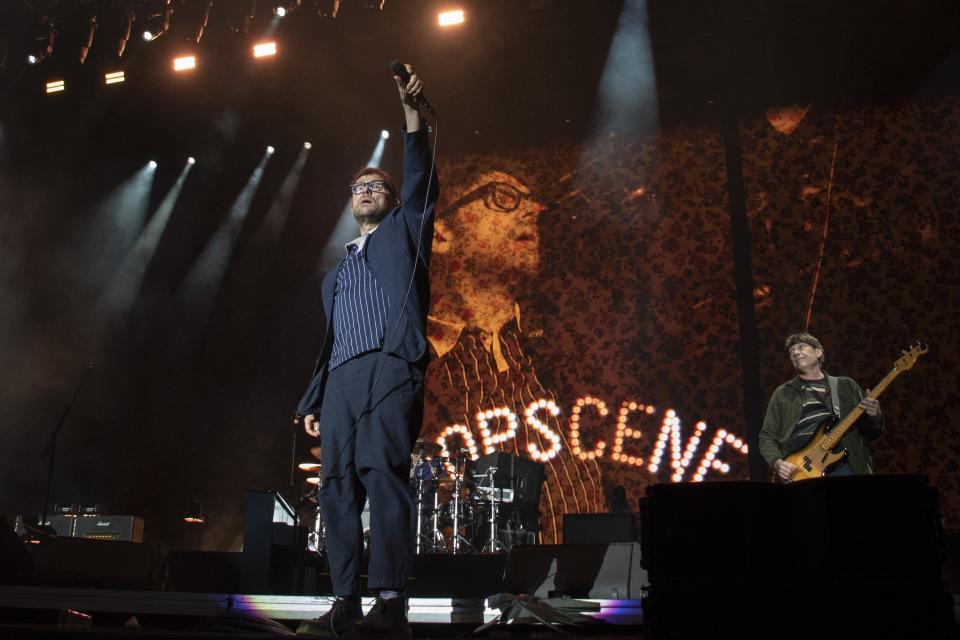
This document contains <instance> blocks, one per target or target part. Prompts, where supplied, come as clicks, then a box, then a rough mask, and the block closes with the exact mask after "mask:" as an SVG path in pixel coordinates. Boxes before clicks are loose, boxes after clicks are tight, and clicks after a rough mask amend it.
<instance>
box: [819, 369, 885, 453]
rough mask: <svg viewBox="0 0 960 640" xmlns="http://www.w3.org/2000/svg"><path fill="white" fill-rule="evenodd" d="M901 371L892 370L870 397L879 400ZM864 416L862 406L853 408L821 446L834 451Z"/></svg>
mask: <svg viewBox="0 0 960 640" xmlns="http://www.w3.org/2000/svg"><path fill="white" fill-rule="evenodd" d="M900 371H901V370H900V369H897V368H894V369H891V370H890V373H888V374H887V375H886V376H884V378H883V380H881V381H880V382H878V383H877V386H875V387H874V388H873V389H871V390H870V397H871V398H879V397H880V394H881V393H883V392H884V390H885V389H886V388H887V387H888V386H890V383H891V382H893V379H894V378H896V377H897V376H898V375H900ZM862 414H863V409H861V408H860V405H859V404H858V405H857V406H855V407H854V408H853V411H851V412H850V413H848V414H847V415H846V416H844V417H843V420H841V421H840V422H838V423H837V424H836V425H835V426H834V427H833V429H831V430H830V433H828V434H827V435H826V436H825V437H824V438H823V441H822V445H821V446H823V447H825V448H827V449H833V448H834V447H835V446H837V443H838V442H840V439H841V438H843V436H845V435H846V434H847V431H849V430H850V428H851V427H852V426H853V423H854V422H856V421H857V418H859V417H860V416H861V415H862Z"/></svg>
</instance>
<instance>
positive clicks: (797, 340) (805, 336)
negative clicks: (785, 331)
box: [783, 332, 827, 366]
mask: <svg viewBox="0 0 960 640" xmlns="http://www.w3.org/2000/svg"><path fill="white" fill-rule="evenodd" d="M795 344H808V345H810V346H811V347H813V348H814V349H820V353H822V354H823V355H821V356H820V366H823V363H824V362H826V361H827V350H826V349H824V348H823V345H822V344H820V341H819V340H817V339H816V338H814V337H813V336H812V335H810V334H809V333H805V332H801V333H793V334H790V336H788V337H787V341H786V342H785V343H784V345H783V348H784V349H785V350H786V352H787V354H789V353H790V347H792V346H793V345H795Z"/></svg>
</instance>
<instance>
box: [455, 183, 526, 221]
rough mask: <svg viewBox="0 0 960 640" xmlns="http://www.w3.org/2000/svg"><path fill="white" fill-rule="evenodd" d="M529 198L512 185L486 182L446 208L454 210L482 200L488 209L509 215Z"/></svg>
mask: <svg viewBox="0 0 960 640" xmlns="http://www.w3.org/2000/svg"><path fill="white" fill-rule="evenodd" d="M531 197H533V194H530V193H526V192H524V191H520V189H517V188H516V187H515V186H513V185H512V184H508V183H506V182H488V183H486V184H484V185H482V186H479V187H477V188H476V189H474V190H473V191H471V192H469V193H467V194H466V195H463V196H461V197H459V198H457V200H455V201H454V202H451V203H450V204H449V205H447V208H448V209H456V208H458V207H462V206H463V205H465V204H467V203H468V202H471V201H472V200H476V199H477V198H483V203H484V204H485V205H487V208H488V209H493V210H494V211H501V212H503V213H510V212H511V211H516V210H517V208H518V207H519V206H520V203H522V202H523V201H524V200H526V199H527V198H531Z"/></svg>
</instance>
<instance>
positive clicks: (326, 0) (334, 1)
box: [316, 0, 340, 18]
mask: <svg viewBox="0 0 960 640" xmlns="http://www.w3.org/2000/svg"><path fill="white" fill-rule="evenodd" d="M316 5H317V13H318V14H319V15H320V17H321V18H336V17H337V12H338V11H340V0H316Z"/></svg>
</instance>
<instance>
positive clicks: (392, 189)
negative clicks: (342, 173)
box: [350, 167, 400, 203]
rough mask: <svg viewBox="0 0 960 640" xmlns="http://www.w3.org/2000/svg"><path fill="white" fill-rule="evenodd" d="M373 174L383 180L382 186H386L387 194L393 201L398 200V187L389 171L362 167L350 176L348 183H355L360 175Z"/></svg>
mask: <svg viewBox="0 0 960 640" xmlns="http://www.w3.org/2000/svg"><path fill="white" fill-rule="evenodd" d="M367 175H375V176H377V177H378V178H380V179H381V180H383V186H385V187H386V188H387V195H389V196H390V198H391V199H392V200H393V201H394V202H397V203H399V202H400V188H399V187H397V181H396V180H394V179H393V176H391V175H390V174H389V173H387V172H386V171H384V170H383V169H379V168H377V167H363V168H361V169H358V170H357V172H356V173H354V174H353V177H351V178H350V184H355V183H356V182H357V180H359V179H360V177H361V176H367Z"/></svg>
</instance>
